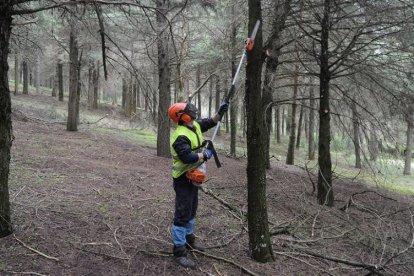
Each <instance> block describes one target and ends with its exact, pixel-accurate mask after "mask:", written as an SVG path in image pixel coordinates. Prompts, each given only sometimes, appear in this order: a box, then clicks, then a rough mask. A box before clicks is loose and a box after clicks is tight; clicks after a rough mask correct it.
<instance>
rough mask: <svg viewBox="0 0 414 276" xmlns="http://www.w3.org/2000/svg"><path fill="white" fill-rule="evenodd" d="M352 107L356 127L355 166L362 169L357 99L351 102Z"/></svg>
mask: <svg viewBox="0 0 414 276" xmlns="http://www.w3.org/2000/svg"><path fill="white" fill-rule="evenodd" d="M351 109H352V126H353V129H354V138H353V142H354V150H355V168H357V169H360V168H362V165H361V144H360V141H359V136H360V130H359V118H358V111H357V107H356V104H355V100H353V101H352V103H351Z"/></svg>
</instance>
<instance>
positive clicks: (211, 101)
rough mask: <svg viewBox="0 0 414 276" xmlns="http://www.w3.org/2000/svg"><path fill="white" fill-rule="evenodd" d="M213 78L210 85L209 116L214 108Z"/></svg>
mask: <svg viewBox="0 0 414 276" xmlns="http://www.w3.org/2000/svg"><path fill="white" fill-rule="evenodd" d="M213 80H214V77H212V78H211V79H210V86H209V95H208V117H209V118H211V109H212V108H213V85H214V83H213Z"/></svg>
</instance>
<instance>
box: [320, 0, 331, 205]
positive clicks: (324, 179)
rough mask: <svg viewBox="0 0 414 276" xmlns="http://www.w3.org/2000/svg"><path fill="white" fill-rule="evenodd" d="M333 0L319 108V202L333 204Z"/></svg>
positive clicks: (325, 24)
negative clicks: (331, 51) (331, 85)
mask: <svg viewBox="0 0 414 276" xmlns="http://www.w3.org/2000/svg"><path fill="white" fill-rule="evenodd" d="M330 8H331V0H325V1H324V11H323V18H322V22H321V23H322V24H321V25H322V32H321V42H320V43H321V53H320V75H319V79H320V90H319V91H320V92H319V93H320V101H319V102H320V109H319V157H318V164H319V172H318V196H317V197H318V202H319V204H321V205H327V206H333V205H334V193H333V187H332V161H331V148H330V146H331V145H330V144H331V125H330V120H331V111H330V108H329V82H330V78H331V77H330V71H329V47H328V41H329V29H330Z"/></svg>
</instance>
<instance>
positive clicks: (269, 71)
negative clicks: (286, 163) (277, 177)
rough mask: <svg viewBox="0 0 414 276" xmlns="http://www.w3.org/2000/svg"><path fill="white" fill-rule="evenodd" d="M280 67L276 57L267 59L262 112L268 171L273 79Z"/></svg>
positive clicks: (268, 167) (267, 167)
mask: <svg viewBox="0 0 414 276" xmlns="http://www.w3.org/2000/svg"><path fill="white" fill-rule="evenodd" d="M277 65H278V59H277V57H274V56H268V57H267V59H266V68H265V74H264V82H263V95H262V110H263V111H264V113H265V114H264V121H263V124H264V129H265V134H266V135H265V140H264V142H265V144H264V150H265V156H266V160H265V164H266V169H270V132H271V128H272V107H271V105H272V101H273V97H272V92H273V89H272V87H273V84H274V83H273V77H274V73H275V72H276V68H277Z"/></svg>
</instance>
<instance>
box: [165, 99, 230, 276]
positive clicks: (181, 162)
mask: <svg viewBox="0 0 414 276" xmlns="http://www.w3.org/2000/svg"><path fill="white" fill-rule="evenodd" d="M228 108H229V105H228V103H223V104H221V105H220V107H219V109H218V111H217V113H216V114H215V115H214V117H213V118H205V119H202V120H198V110H197V108H196V107H195V106H194V105H193V104H191V103H190V102H180V103H175V104H173V105H171V106H170V108H169V109H168V115H169V117H170V119H171V120H172V121H173V122H174V123H176V124H177V127H176V129H175V131H174V133H173V135H172V138H171V153H172V156H173V168H172V176H173V186H174V191H175V212H174V222H173V225H172V229H171V230H172V231H171V232H172V241H173V244H174V247H173V253H174V260H175V262H176V263H177V264H179V265H181V266H183V267H185V268H192V269H193V268H195V266H196V264H195V262H194V261H193V260H191V259H190V258H189V257H188V254H187V253H188V251H187V250H191V249H196V250H200V251H203V250H204V249H205V247H204V246H203V245H202V244H201V243H200V241H198V240H196V237H195V235H194V226H195V217H196V212H197V206H198V189H199V184H197V183H196V182H195V181H193V180H191V179H193V178H192V175H191V172H193V171H194V169H197V168H198V167H199V166H200V165H202V164H203V163H204V162H206V161H207V160H208V159H210V158H211V157H212V155H213V153H212V151H211V150H210V149H207V148H204V147H203V141H204V140H203V135H202V133H203V132H206V131H207V130H209V129H210V128H213V127H214V126H215V125H216V124H217V123H218V122H219V121H220V120H221V118H222V117H223V115H224V113H225V112H227V110H228Z"/></svg>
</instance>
